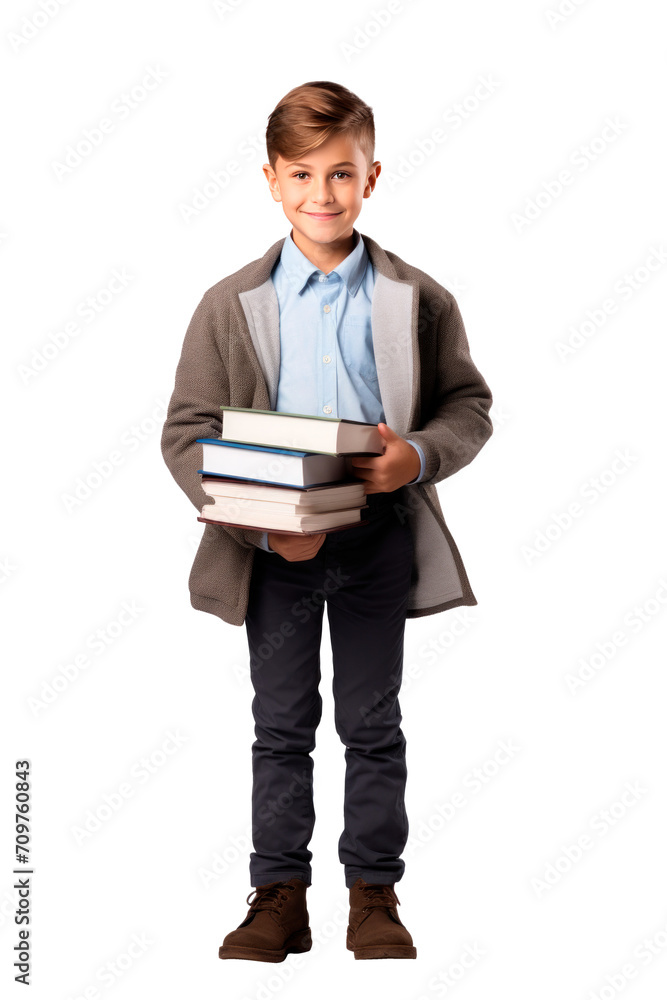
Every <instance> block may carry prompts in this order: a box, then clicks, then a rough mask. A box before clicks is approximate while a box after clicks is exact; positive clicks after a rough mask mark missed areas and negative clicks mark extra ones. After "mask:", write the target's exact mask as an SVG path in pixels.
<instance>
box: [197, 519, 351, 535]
mask: <svg viewBox="0 0 667 1000" xmlns="http://www.w3.org/2000/svg"><path fill="white" fill-rule="evenodd" d="M197 520H198V521H203V522H204V524H227V525H229V527H230V528H254V529H255V530H256V531H265V530H266V529H265V528H260V527H259V525H256V524H237V523H236V522H234V521H218V520H212V519H211V518H210V517H198V518H197ZM360 524H368V519H363V520H361V521H356V522H355V523H354V524H352V525H350V524H339V525H338V526H337V527H335V528H320V529H319V530H318V531H288V530H287V529H286V528H271V531H273V532H275V533H276V534H279V535H320V534H322V532H323V531H324V532H325V533H326V534H327V535H328V534H330V533H331V532H332V531H345V529H346V528H356V527H357V526H358V525H360Z"/></svg>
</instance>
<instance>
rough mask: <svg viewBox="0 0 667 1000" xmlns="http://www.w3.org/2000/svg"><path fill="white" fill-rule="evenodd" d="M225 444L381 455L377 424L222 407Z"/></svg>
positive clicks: (328, 453) (273, 411)
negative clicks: (232, 442)
mask: <svg viewBox="0 0 667 1000" xmlns="http://www.w3.org/2000/svg"><path fill="white" fill-rule="evenodd" d="M220 409H221V410H222V435H221V438H222V440H224V441H227V442H231V441H235V442H238V443H240V444H246V445H255V446H260V445H269V446H274V447H278V448H282V449H289V450H295V451H300V452H308V453H311V454H312V453H315V454H320V455H337V456H343V455H382V454H383V452H384V440H383V438H382V435H381V434H380V432H379V430H378V429H377V424H369V423H366V422H364V421H363V420H348V419H347V418H345V417H321V416H317V417H315V416H311V415H310V414H305V413H285V412H282V411H279V410H260V409H255V408H247V407H242V406H221V407H220Z"/></svg>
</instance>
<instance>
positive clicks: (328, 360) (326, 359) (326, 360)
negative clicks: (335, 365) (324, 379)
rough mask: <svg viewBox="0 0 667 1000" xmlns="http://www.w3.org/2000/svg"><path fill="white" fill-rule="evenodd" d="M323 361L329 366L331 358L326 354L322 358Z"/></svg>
mask: <svg viewBox="0 0 667 1000" xmlns="http://www.w3.org/2000/svg"><path fill="white" fill-rule="evenodd" d="M322 361H324V363H325V365H328V364H329V362H330V361H331V358H330V357H329V355H328V354H325V355H324V357H323V358H322Z"/></svg>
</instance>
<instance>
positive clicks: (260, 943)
mask: <svg viewBox="0 0 667 1000" xmlns="http://www.w3.org/2000/svg"><path fill="white" fill-rule="evenodd" d="M307 888H308V883H306V882H304V881H303V879H300V878H296V877H295V878H291V879H288V880H287V881H285V882H267V883H266V885H258V886H256V887H255V889H253V892H251V893H249V894H248V896H247V898H246V903H250V897H251V896H252V895H253V893H255V894H256V895H255V898H254V899H253V901H252V903H250V909H249V910H248V914H247V916H246V918H245V920H244V921H243V922H242V923H240V924H239V926H238V927H237V928H236V930H233V931H230V932H229V934H227V936H226V937H225V939H224V941H223V942H222V944H221V945H220V950H219V951H218V955H219V956H220V958H247V959H250V960H251V961H255V962H284V961H285V958H286V956H287V955H288V954H289V953H290V952H302V951H310V949H311V947H312V939H311V936H310V927H309V926H308V910H307V908H306V889H307Z"/></svg>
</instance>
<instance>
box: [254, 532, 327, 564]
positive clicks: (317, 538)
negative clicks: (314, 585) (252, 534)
mask: <svg viewBox="0 0 667 1000" xmlns="http://www.w3.org/2000/svg"><path fill="white" fill-rule="evenodd" d="M325 538H326V532H325V531H323V532H320V533H318V534H317V535H281V534H279V533H277V532H275V531H269V532H268V533H267V536H266V539H267V541H268V543H269V545H270V546H271V548H272V549H273V551H274V552H277V553H278V554H279V555H281V556H282V557H283V559H287V560H288V561H289V562H300V561H301V560H303V559H312V558H313V556H314V555H315V554H316V553H317V551H318V549H319V547H320V545H321V544H322V542H323V541H324V539H325Z"/></svg>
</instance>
